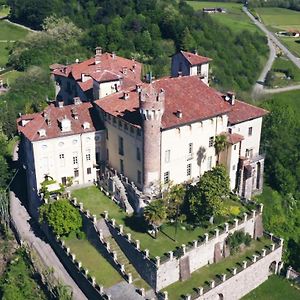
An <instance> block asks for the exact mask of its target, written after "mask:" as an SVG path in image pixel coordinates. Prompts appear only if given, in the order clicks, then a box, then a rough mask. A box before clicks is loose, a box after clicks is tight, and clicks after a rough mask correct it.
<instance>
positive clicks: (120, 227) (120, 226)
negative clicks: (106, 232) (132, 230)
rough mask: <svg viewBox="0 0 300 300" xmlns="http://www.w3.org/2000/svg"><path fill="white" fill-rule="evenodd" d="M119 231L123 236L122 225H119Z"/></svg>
mask: <svg viewBox="0 0 300 300" xmlns="http://www.w3.org/2000/svg"><path fill="white" fill-rule="evenodd" d="M119 229H120V234H123V230H124V226H123V225H119Z"/></svg>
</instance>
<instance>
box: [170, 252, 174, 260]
mask: <svg viewBox="0 0 300 300" xmlns="http://www.w3.org/2000/svg"><path fill="white" fill-rule="evenodd" d="M169 257H170V260H173V251H169Z"/></svg>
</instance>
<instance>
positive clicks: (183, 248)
mask: <svg viewBox="0 0 300 300" xmlns="http://www.w3.org/2000/svg"><path fill="white" fill-rule="evenodd" d="M181 247H182V252H183V255H185V253H186V246H185V244H182V245H181Z"/></svg>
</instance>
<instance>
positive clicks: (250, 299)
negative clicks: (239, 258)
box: [242, 275, 300, 300]
mask: <svg viewBox="0 0 300 300" xmlns="http://www.w3.org/2000/svg"><path fill="white" fill-rule="evenodd" d="M270 291H272V292H270ZM260 299H264V300H282V299H287V300H296V299H300V291H299V290H297V289H296V288H295V287H293V284H292V283H291V282H289V281H288V280H286V279H285V278H282V277H279V276H276V275H272V276H271V277H270V278H269V279H268V280H267V281H266V282H264V283H263V284H262V285H260V286H259V287H258V288H256V289H255V290H253V291H252V292H251V293H249V294H248V295H246V296H245V297H243V298H242V300H260Z"/></svg>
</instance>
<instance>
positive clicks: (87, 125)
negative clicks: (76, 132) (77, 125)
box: [82, 122, 91, 129]
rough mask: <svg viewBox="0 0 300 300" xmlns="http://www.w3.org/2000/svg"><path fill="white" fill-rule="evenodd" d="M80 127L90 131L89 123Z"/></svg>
mask: <svg viewBox="0 0 300 300" xmlns="http://www.w3.org/2000/svg"><path fill="white" fill-rule="evenodd" d="M82 127H83V129H90V127H91V125H90V123H89V122H84V123H83V124H82Z"/></svg>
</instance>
